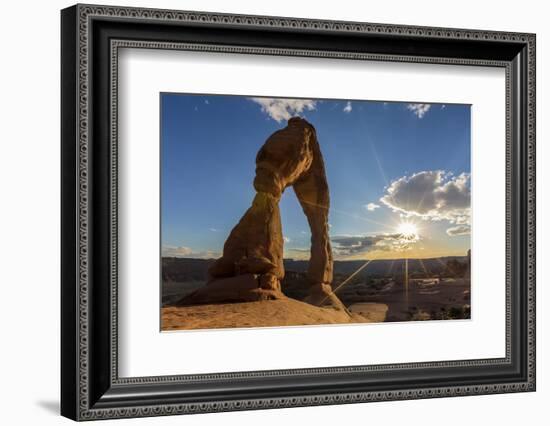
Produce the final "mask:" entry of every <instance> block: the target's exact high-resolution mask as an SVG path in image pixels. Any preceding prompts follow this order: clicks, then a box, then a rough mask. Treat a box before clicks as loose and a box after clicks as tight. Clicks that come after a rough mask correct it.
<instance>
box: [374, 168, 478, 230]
mask: <svg viewBox="0 0 550 426" xmlns="http://www.w3.org/2000/svg"><path fill="white" fill-rule="evenodd" d="M469 183H470V174H469V173H462V174H460V175H459V176H453V175H452V174H451V173H446V172H445V171H443V170H433V171H423V172H419V173H415V174H413V175H411V176H403V177H401V178H399V179H397V180H394V181H393V182H391V183H390V185H389V186H388V188H387V189H386V194H385V195H384V196H383V197H382V198H380V201H381V202H382V203H383V204H385V205H386V206H388V207H389V208H391V209H392V210H393V211H394V212H398V213H401V214H402V215H404V216H406V217H410V216H417V217H420V218H422V219H425V220H434V221H438V220H447V221H449V222H450V223H452V224H457V225H469V223H470V184H469Z"/></svg>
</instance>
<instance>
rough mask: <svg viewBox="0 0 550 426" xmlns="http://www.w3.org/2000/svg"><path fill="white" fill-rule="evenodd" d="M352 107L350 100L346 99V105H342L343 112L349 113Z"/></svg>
mask: <svg viewBox="0 0 550 426" xmlns="http://www.w3.org/2000/svg"><path fill="white" fill-rule="evenodd" d="M352 109H353V107H352V106H351V102H350V101H348V102H347V103H346V106H345V107H344V110H343V111H344V112H345V113H350V112H351V110H352Z"/></svg>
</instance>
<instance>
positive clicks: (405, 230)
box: [397, 222, 418, 238]
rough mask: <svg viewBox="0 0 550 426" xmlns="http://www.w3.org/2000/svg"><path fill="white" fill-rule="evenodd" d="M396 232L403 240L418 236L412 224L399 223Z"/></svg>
mask: <svg viewBox="0 0 550 426" xmlns="http://www.w3.org/2000/svg"><path fill="white" fill-rule="evenodd" d="M397 232H399V233H400V234H402V235H403V236H404V237H405V238H411V237H416V236H417V235H418V228H417V226H416V225H415V224H414V223H410V222H401V223H400V224H399V226H398V227H397Z"/></svg>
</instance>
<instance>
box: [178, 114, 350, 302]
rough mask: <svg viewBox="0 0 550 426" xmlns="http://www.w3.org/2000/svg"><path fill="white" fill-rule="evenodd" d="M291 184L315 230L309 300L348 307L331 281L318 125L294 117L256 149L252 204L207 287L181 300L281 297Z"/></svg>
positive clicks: (326, 190)
mask: <svg viewBox="0 0 550 426" xmlns="http://www.w3.org/2000/svg"><path fill="white" fill-rule="evenodd" d="M290 186H292V187H293V188H294V191H295V193H296V196H297V197H298V200H299V202H300V204H301V206H302V209H303V211H304V214H305V215H306V217H307V220H308V223H309V227H310V229H311V258H310V261H309V268H308V285H309V287H310V289H309V290H308V292H309V293H310V296H308V299H307V301H308V302H310V303H312V304H315V305H317V306H324V305H330V306H334V307H337V308H339V309H343V310H345V307H344V305H343V304H342V303H341V302H340V301H339V300H338V298H337V297H336V295H334V293H333V292H332V288H331V285H330V284H331V283H332V274H333V261H332V249H331V246H330V239H329V235H328V211H329V204H330V197H329V188H328V183H327V178H326V174H325V166H324V162H323V157H322V154H321V150H320V148H319V143H318V141H317V135H316V132H315V128H314V127H313V126H312V125H311V124H310V123H308V122H307V121H306V120H304V119H302V118H299V117H293V118H291V119H290V120H289V121H288V125H287V126H286V127H285V128H283V129H281V130H278V131H276V132H275V133H273V134H272V135H271V136H270V137H269V138H268V139H267V141H266V142H265V144H264V145H263V146H262V147H261V149H260V150H259V151H258V154H257V157H256V176H255V178H254V188H255V190H256V195H255V197H254V199H253V201H252V206H251V207H250V208H249V209H248V210H247V211H246V213H245V214H244V216H243V217H242V218H241V220H240V221H239V223H238V224H237V225H236V226H235V227H234V228H233V230H232V231H231V233H230V234H229V236H228V238H227V240H226V242H225V244H224V248H223V255H222V257H221V258H219V259H217V260H216V261H215V263H214V264H213V265H212V266H211V267H210V268H209V282H208V284H207V286H206V287H205V288H203V289H200V290H199V291H198V292H196V293H193V294H191V295H189V296H187V297H186V298H184V299H182V300H181V302H180V304H184V305H185V304H191V303H220V302H222V301H224V300H225V301H250V300H266V299H278V298H281V297H282V296H283V295H282V293H281V284H280V281H281V280H282V279H283V278H284V274H285V270H284V266H283V244H284V242H283V231H282V227H281V216H280V211H279V201H280V199H281V196H282V194H283V192H284V191H285V189H286V188H288V187H290ZM253 283H255V285H256V287H254V288H252V284H253ZM243 288H248V289H249V290H246V291H245V290H243ZM221 295H223V297H222V296H221Z"/></svg>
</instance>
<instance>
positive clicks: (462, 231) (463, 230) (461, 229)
mask: <svg viewBox="0 0 550 426" xmlns="http://www.w3.org/2000/svg"><path fill="white" fill-rule="evenodd" d="M447 235H449V236H451V237H456V236H457V235H470V225H458V226H453V227H452V228H449V229H447Z"/></svg>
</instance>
